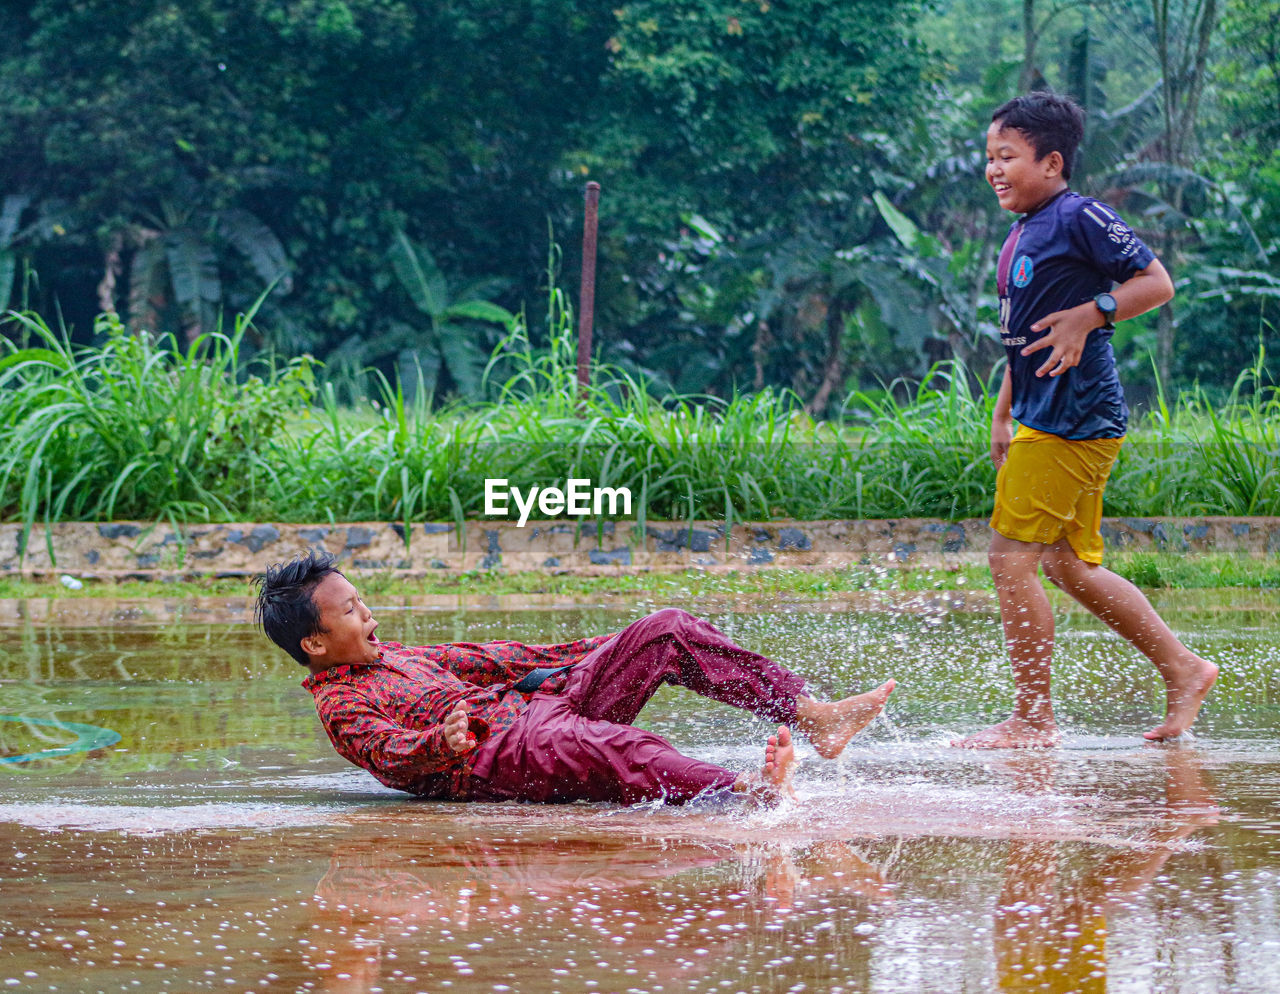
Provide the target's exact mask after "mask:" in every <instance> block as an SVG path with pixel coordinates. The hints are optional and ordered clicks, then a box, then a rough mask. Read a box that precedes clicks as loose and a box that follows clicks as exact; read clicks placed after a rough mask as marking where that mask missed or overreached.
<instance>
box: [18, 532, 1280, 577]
mask: <svg viewBox="0 0 1280 994" xmlns="http://www.w3.org/2000/svg"><path fill="white" fill-rule="evenodd" d="M1102 530H1103V534H1104V536H1105V538H1106V540H1107V547H1108V549H1111V550H1116V549H1157V550H1164V551H1172V552H1187V553H1190V554H1194V553H1205V552H1219V553H1229V554H1232V555H1241V556H1251V557H1269V556H1280V518H1107V519H1105V521H1104V523H1103V528H1102ZM989 536H990V531H989V529H988V527H987V523H986V520H985V519H977V518H973V519H968V520H965V521H940V520H933V519H922V518H908V519H896V520H873V521H771V522H765V523H759V524H735V525H734V526H733V527H732V528H731V529H728V530H727V531H726V529H725V527H724V524H723V522H719V523H717V522H706V521H699V522H693V523H692V524H689V523H671V522H650V523H648V524H647V525H646V527H645V528H644V529H643V530H641V529H640V528H639V527H638V526H637V525H636V524H635V523H634V522H628V521H622V522H613V521H601V522H586V523H580V524H579V523H564V522H555V521H546V522H529V523H528V524H526V526H525V527H523V528H519V527H517V526H516V525H515V524H514V523H512V522H507V521H501V522H481V521H473V522H469V523H468V524H467V525H466V528H465V529H464V531H463V533H462V534H461V535H460V534H459V531H458V529H456V528H455V527H454V526H453V525H447V524H438V523H431V522H428V523H419V524H415V525H413V527H412V528H411V529H410V530H409V531H408V532H406V529H405V526H404V525H403V524H400V523H384V522H352V523H344V524H328V525H318V524H304V525H297V524H252V523H251V524H221V525H188V526H184V527H180V528H174V527H172V526H170V525H166V524H155V523H149V522H127V521H120V522H110V523H106V524H93V523H66V524H58V525H53V526H52V527H51V528H50V529H49V530H48V532H46V530H45V529H44V528H43V527H38V528H36V529H35V530H34V531H33V532H32V533H31V534H30V536H28V540H27V542H26V543H25V545H26V547H25V550H24V549H23V548H22V529H21V527H20V526H19V525H0V575H3V574H5V573H8V574H17V575H22V576H30V577H34V578H41V577H48V576H50V575H60V574H64V573H66V574H70V575H73V576H96V577H102V578H144V579H163V578H166V577H195V576H245V575H252V574H256V573H258V572H261V570H262V568H263V567H264V566H265V565H266V564H268V563H273V562H279V561H282V560H287V559H289V558H290V557H292V556H293V555H294V554H295V553H297V552H299V551H302V550H305V549H307V548H311V547H320V548H324V549H328V550H329V551H330V552H332V553H334V554H335V555H336V556H337V557H338V558H339V560H340V561H341V563H342V564H343V567H344V569H346V570H348V571H351V572H353V573H362V572H371V571H395V572H400V573H404V574H406V575H427V574H431V573H435V572H437V571H440V572H446V573H447V572H453V573H458V572H465V571H469V570H505V571H510V572H521V571H545V572H557V573H578V574H585V575H592V574H597V575H598V574H602V573H625V572H628V571H637V572H644V571H659V570H683V569H688V568H691V567H696V568H706V569H720V570H724V569H746V568H768V567H801V568H832V567H838V566H847V565H852V564H858V563H863V564H878V565H919V566H936V567H948V566H958V565H960V564H964V563H985V562H986V549H987V543H988V539H989ZM51 550H52V555H51V554H50V551H51Z"/></svg>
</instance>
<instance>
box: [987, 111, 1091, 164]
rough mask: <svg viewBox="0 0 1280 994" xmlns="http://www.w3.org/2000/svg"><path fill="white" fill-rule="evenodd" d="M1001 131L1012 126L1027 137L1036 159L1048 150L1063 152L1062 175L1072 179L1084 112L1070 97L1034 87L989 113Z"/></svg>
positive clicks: (1038, 159)
mask: <svg viewBox="0 0 1280 994" xmlns="http://www.w3.org/2000/svg"><path fill="white" fill-rule="evenodd" d="M991 120H992V122H993V123H995V124H998V125H1000V130H1001V131H1003V130H1004V129H1005V128H1013V129H1014V130H1016V131H1021V132H1022V133H1023V135H1025V136H1026V139H1027V141H1028V142H1030V143H1031V147H1032V148H1034V149H1035V150H1036V161H1037V162H1039V161H1040V160H1041V159H1043V158H1044V157H1045V156H1046V155H1048V154H1049V153H1051V152H1058V153H1060V154H1061V155H1062V178H1063V179H1071V167H1072V165H1074V164H1075V160H1076V150H1077V149H1078V148H1079V147H1080V142H1081V140H1082V139H1083V138H1084V111H1083V110H1081V108H1080V105H1079V104H1077V103H1076V102H1075V101H1074V100H1072V99H1071V98H1070V97H1066V96H1063V95H1062V94H1060V93H1051V92H1049V91H1048V90H1035V91H1034V92H1032V93H1027V94H1025V95H1023V96H1021V97H1014V98H1013V99H1012V100H1010V101H1009V102H1008V103H1004V104H1001V105H1000V106H999V107H997V108H996V110H995V113H994V114H992V115H991Z"/></svg>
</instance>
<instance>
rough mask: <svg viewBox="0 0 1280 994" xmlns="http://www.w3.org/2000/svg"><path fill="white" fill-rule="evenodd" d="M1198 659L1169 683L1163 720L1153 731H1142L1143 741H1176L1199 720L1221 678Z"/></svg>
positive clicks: (1209, 666)
mask: <svg viewBox="0 0 1280 994" xmlns="http://www.w3.org/2000/svg"><path fill="white" fill-rule="evenodd" d="M1196 660H1197V661H1196V664H1195V665H1194V666H1193V667H1192V668H1189V669H1188V670H1187V671H1186V673H1185V675H1182V676H1180V677H1177V678H1175V679H1172V680H1168V681H1166V683H1167V690H1166V692H1165V693H1166V697H1165V714H1164V721H1162V722H1161V723H1160V724H1158V725H1157V726H1156V727H1155V728H1153V729H1151V731H1149V732H1143V733H1142V737H1143V738H1144V739H1150V740H1152V741H1157V740H1161V739H1176V738H1177V737H1178V736H1179V735H1181V734H1182V733H1183V732H1185V731H1186V730H1187V729H1188V728H1190V727H1191V724H1192V722H1194V721H1195V720H1196V715H1198V714H1199V713H1200V705H1201V704H1203V703H1204V699H1205V697H1206V696H1208V694H1209V690H1210V689H1211V688H1212V687H1213V685H1214V683H1215V682H1216V681H1217V679H1218V667H1216V666H1215V665H1214V664H1213V663H1211V662H1209V661H1208V660H1207V659H1200V657H1199V656H1197V657H1196Z"/></svg>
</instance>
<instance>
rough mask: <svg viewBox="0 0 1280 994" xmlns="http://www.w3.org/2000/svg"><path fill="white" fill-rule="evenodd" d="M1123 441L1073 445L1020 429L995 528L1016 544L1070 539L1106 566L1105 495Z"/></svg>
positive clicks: (1002, 477)
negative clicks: (1104, 533)
mask: <svg viewBox="0 0 1280 994" xmlns="http://www.w3.org/2000/svg"><path fill="white" fill-rule="evenodd" d="M1123 444H1124V439H1123V438H1090V439H1084V440H1072V439H1066V438H1061V437H1059V436H1057V435H1050V434H1049V433H1048V432H1044V431H1037V430H1036V429H1035V428H1028V427H1026V426H1025V425H1020V426H1019V427H1018V432H1017V434H1016V435H1014V436H1013V443H1012V444H1011V445H1010V446H1009V458H1008V459H1006V460H1005V463H1004V465H1003V466H1001V467H1000V472H999V473H998V474H997V475H996V509H995V512H994V513H993V514H992V515H991V527H992V528H994V529H995V530H996V531H997V532H999V533H1000V534H1001V535H1003V536H1004V537H1005V538H1011V539H1013V540H1015V541H1017V542H1043V543H1044V544H1045V545H1052V544H1053V543H1054V542H1057V541H1059V540H1060V539H1062V538H1065V539H1066V540H1067V541H1068V542H1070V543H1071V548H1072V549H1073V550H1074V551H1075V554H1076V555H1077V556H1079V557H1080V558H1081V559H1083V560H1084V561H1085V562H1087V563H1101V562H1102V491H1103V490H1104V489H1105V488H1106V485H1107V477H1109V476H1110V475H1111V467H1112V466H1113V465H1114V464H1115V461H1116V456H1117V455H1119V453H1120V446H1121V445H1123Z"/></svg>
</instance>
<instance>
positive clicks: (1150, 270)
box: [1146, 259, 1174, 307]
mask: <svg viewBox="0 0 1280 994" xmlns="http://www.w3.org/2000/svg"><path fill="white" fill-rule="evenodd" d="M1146 275H1147V276H1150V277H1151V278H1152V280H1153V282H1152V285H1151V290H1152V297H1154V298H1155V299H1154V300H1153V301H1152V306H1153V307H1159V306H1160V305H1161V304H1167V303H1168V302H1169V301H1171V300H1172V299H1173V294H1174V289H1173V277H1172V276H1170V275H1169V270H1167V269H1165V268H1164V265H1163V263H1161V262H1160V260H1159V259H1153V260H1152V261H1151V265H1150V266H1148V267H1147V269H1146Z"/></svg>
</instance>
